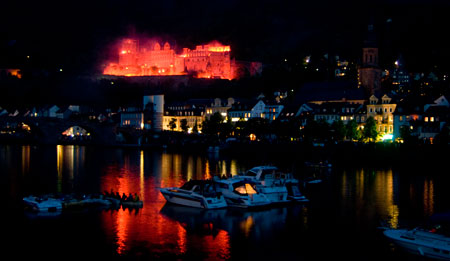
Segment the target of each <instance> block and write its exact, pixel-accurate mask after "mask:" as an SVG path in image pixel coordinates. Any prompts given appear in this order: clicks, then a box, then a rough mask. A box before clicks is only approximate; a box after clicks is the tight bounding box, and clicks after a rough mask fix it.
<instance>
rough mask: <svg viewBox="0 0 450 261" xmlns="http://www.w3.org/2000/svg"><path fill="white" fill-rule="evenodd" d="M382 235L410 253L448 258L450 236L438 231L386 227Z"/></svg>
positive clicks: (449, 253) (449, 258) (449, 257)
mask: <svg viewBox="0 0 450 261" xmlns="http://www.w3.org/2000/svg"><path fill="white" fill-rule="evenodd" d="M383 233H384V235H385V236H386V237H387V238H389V239H390V240H392V241H393V242H394V243H395V244H397V245H398V246H400V247H402V248H404V249H405V250H407V251H408V252H410V253H413V254H416V255H421V256H425V257H429V258H435V259H443V260H450V237H448V236H446V235H443V234H441V233H439V232H438V231H435V230H434V229H433V230H425V229H420V228H415V229H386V230H385V231H384V232H383Z"/></svg>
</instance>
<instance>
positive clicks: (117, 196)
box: [115, 192, 120, 200]
mask: <svg viewBox="0 0 450 261" xmlns="http://www.w3.org/2000/svg"><path fill="white" fill-rule="evenodd" d="M115 198H116V199H119V200H120V194H119V192H116V196H115Z"/></svg>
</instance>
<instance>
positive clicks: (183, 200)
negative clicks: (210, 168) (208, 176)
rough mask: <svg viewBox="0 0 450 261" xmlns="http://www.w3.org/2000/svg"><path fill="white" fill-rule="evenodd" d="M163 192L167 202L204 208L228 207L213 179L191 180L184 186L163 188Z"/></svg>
mask: <svg viewBox="0 0 450 261" xmlns="http://www.w3.org/2000/svg"><path fill="white" fill-rule="evenodd" d="M160 191H161V194H162V195H163V196H164V198H165V199H166V200H167V202H170V203H174V204H178V205H183V206H188V207H195V208H204V209H216V208H224V207H227V202H226V201H225V198H224V196H223V195H222V193H221V192H219V191H217V190H216V186H215V182H214V181H212V180H190V181H188V182H186V183H185V184H184V185H183V186H181V187H179V188H177V187H171V188H161V189H160Z"/></svg>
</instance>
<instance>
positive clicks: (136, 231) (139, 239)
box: [101, 154, 230, 259]
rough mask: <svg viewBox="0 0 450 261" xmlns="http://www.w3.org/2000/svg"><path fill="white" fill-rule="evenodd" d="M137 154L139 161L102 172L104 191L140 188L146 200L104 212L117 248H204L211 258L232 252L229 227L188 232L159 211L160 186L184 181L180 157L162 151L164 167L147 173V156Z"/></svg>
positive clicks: (170, 250) (163, 250)
mask: <svg viewBox="0 0 450 261" xmlns="http://www.w3.org/2000/svg"><path fill="white" fill-rule="evenodd" d="M137 158H138V160H140V161H141V162H140V164H135V165H133V164H130V161H129V160H126V159H125V161H124V163H123V165H122V166H120V165H118V164H117V165H112V166H108V167H107V168H106V169H105V170H104V173H103V176H102V181H101V189H102V191H110V190H111V189H113V190H114V191H118V192H119V193H120V194H121V195H122V193H125V194H126V195H128V194H129V193H133V194H134V193H135V192H138V193H139V194H140V197H141V199H142V200H143V201H144V207H143V208H142V209H139V210H138V211H136V210H129V209H122V208H121V209H118V210H109V211H104V212H102V214H101V215H102V221H103V225H104V230H105V234H106V235H107V236H108V237H110V238H112V239H113V240H114V242H115V244H116V252H117V253H118V254H119V255H123V254H127V252H129V251H130V250H131V249H132V248H133V246H136V245H139V246H142V245H144V246H145V247H146V248H147V249H149V251H151V252H152V253H153V254H154V255H156V256H158V255H159V254H165V255H167V254H170V255H175V256H178V255H183V254H185V253H186V252H187V251H189V249H193V250H194V251H195V250H197V251H202V252H203V253H205V254H207V256H209V257H211V259H217V258H220V259H222V258H225V257H227V256H229V254H230V253H229V248H230V246H229V237H228V233H227V232H226V231H223V230H219V232H218V233H217V234H216V235H214V236H210V235H201V236H198V235H189V234H188V232H187V231H186V230H185V228H183V226H182V224H181V223H179V222H178V221H176V220H173V219H171V218H169V217H166V216H164V215H162V214H161V213H160V211H161V208H162V207H163V206H164V205H165V203H166V200H165V199H164V197H163V196H162V194H161V193H160V191H159V188H161V187H168V186H180V185H181V184H183V183H184V182H185V180H184V178H182V175H181V173H180V166H181V165H182V163H181V162H182V160H181V157H179V156H176V155H175V156H174V155H170V156H165V155H163V156H162V158H161V162H160V163H161V164H160V165H159V166H161V168H160V169H158V171H154V172H157V173H154V176H147V177H145V176H144V175H143V173H142V172H143V171H142V170H143V162H142V161H143V160H144V157H143V156H142V154H141V156H140V157H139V156H138V157H137ZM205 165H206V164H205ZM189 167H190V166H189ZM195 167H196V166H192V168H195ZM191 171H192V170H191ZM203 171H204V170H203ZM142 190H144V191H142ZM144 192H145V193H144Z"/></svg>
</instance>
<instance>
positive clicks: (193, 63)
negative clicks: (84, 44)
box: [103, 39, 236, 80]
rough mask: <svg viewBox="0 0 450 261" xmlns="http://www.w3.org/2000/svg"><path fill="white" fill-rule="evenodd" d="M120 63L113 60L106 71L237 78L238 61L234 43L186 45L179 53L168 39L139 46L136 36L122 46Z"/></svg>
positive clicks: (125, 41) (132, 74) (145, 74)
mask: <svg viewBox="0 0 450 261" xmlns="http://www.w3.org/2000/svg"><path fill="white" fill-rule="evenodd" d="M118 51H119V61H118V63H111V64H109V65H108V66H107V67H106V68H105V70H104V71H103V73H104V74H106V75H118V76H156V75H187V74H190V75H193V76H196V77H199V78H215V79H229V80H231V79H233V78H235V77H234V73H233V71H234V69H233V68H235V67H236V66H235V63H234V60H233V61H232V60H231V59H230V46H229V45H222V44H220V43H218V42H213V43H210V44H207V45H198V46H197V47H196V48H195V49H194V50H191V49H189V48H183V51H182V53H181V54H177V53H176V52H175V50H174V49H172V48H171V46H170V44H169V43H168V42H166V43H165V44H164V45H163V46H162V47H161V45H160V44H159V43H158V42H153V43H150V44H148V45H145V46H139V41H138V40H135V39H124V40H122V41H121V43H120V46H119V50H118Z"/></svg>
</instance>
